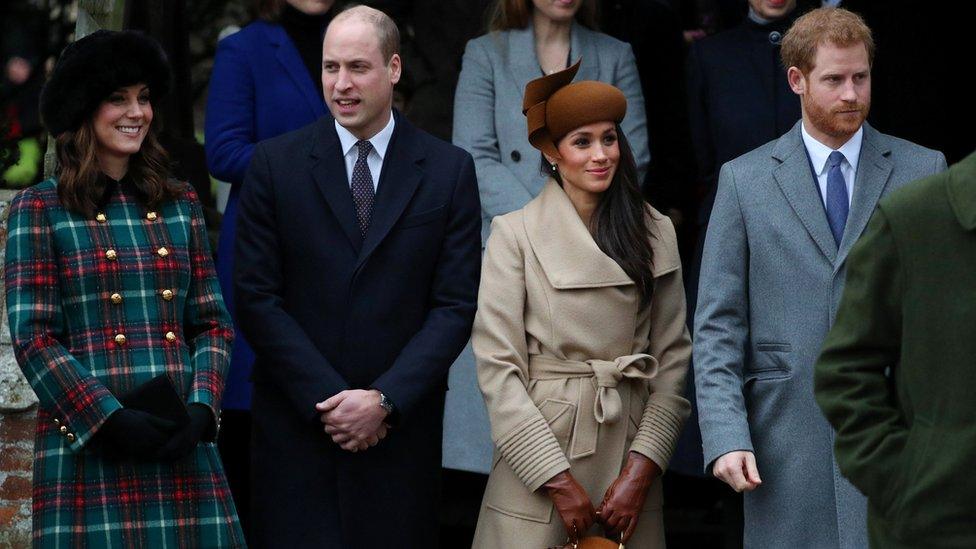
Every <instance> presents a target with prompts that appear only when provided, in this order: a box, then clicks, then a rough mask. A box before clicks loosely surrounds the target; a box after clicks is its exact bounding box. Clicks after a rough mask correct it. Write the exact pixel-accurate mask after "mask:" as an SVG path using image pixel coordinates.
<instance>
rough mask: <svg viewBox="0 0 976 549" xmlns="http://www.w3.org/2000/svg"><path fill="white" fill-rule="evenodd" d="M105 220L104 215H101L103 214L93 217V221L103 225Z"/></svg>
mask: <svg viewBox="0 0 976 549" xmlns="http://www.w3.org/2000/svg"><path fill="white" fill-rule="evenodd" d="M106 219H107V218H106V217H105V214H103V213H100V214H98V215H96V216H95V221H98V222H99V223H105V221H106Z"/></svg>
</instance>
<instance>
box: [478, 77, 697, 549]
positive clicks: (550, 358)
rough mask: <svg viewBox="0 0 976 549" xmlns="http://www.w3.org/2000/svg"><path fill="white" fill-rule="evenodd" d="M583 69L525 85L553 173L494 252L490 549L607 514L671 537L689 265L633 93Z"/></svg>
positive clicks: (558, 538) (482, 347) (571, 531)
mask: <svg viewBox="0 0 976 549" xmlns="http://www.w3.org/2000/svg"><path fill="white" fill-rule="evenodd" d="M576 67H578V64H577V65H576V66H574V67H571V68H570V69H567V70H565V71H562V72H560V73H556V74H554V75H550V76H547V77H544V78H541V79H538V80H536V81H533V82H532V83H530V84H529V86H527V87H526V97H525V102H524V107H525V109H526V110H525V112H526V115H527V117H528V119H529V139H530V141H531V142H532V143H533V145H534V146H536V147H537V148H539V149H540V150H542V151H543V153H544V156H545V158H546V160H547V162H551V166H549V167H548V168H549V169H551V170H552V174H551V175H552V177H551V178H550V180H549V181H548V182H547V183H546V185H545V187H544V188H543V190H542V192H541V194H540V195H539V196H538V197H537V198H535V199H534V200H532V201H531V202H529V203H528V204H527V205H526V206H525V207H524V208H522V209H520V210H517V211H515V212H512V213H509V214H506V215H503V216H499V217H496V218H495V220H494V222H493V223H492V232H491V236H490V238H489V240H488V244H487V249H486V252H485V257H484V266H483V271H482V278H481V290H480V294H479V299H478V314H477V318H476V320H475V327H474V333H473V338H472V341H473V345H474V350H475V355H476V357H477V360H478V378H479V382H480V385H481V389H482V392H483V393H484V396H485V401H486V404H487V407H488V413H489V417H490V419H491V427H492V438H493V440H494V443H495V456H494V459H493V465H492V470H491V474H490V477H489V480H488V486H487V489H486V491H485V495H484V500H483V502H482V508H481V515H480V518H479V521H478V527H477V531H476V533H475V541H474V546H475V547H478V548H496V547H497V548H502V547H527V548H543V547H549V546H552V545H557V544H561V543H564V542H565V541H566V539H567V537H570V538H572V537H574V536H580V537H581V536H583V535H586V534H591V533H598V532H599V531H600V529H599V528H598V527H596V526H595V525H596V524H597V523H599V524H600V525H602V526H603V530H604V531H605V532H607V535H609V536H612V537H614V538H617V537H618V536H620V535H622V536H623V538H624V539H625V541H628V543H630V544H631V546H634V547H641V548H645V547H664V532H663V525H662V516H661V507H662V496H661V483H660V478H659V477H660V474H661V472H662V471H663V470H664V469H665V467H666V466H667V463H668V460H669V459H670V457H671V453H672V451H673V448H674V445H675V443H676V441H677V439H678V434H679V433H680V431H681V428H682V424H683V422H684V420H685V419H686V418H687V416H688V413H689V404H688V402H687V401H686V400H685V399H684V398H683V397H682V396H681V395H682V394H683V380H684V378H685V372H686V369H687V363H688V358H689V355H690V352H691V343H690V340H689V338H688V334H687V331H686V329H685V304H684V292H683V288H682V283H681V266H680V261H679V258H678V251H677V245H676V241H675V235H674V229H673V227H672V225H671V222H670V221H669V220H668V218H666V217H664V216H662V215H661V214H659V213H658V212H657V211H656V210H654V209H653V208H651V207H650V206H648V205H646V204H644V203H643V202H642V200H641V199H640V194H639V191H638V190H637V186H636V183H635V181H636V177H635V174H636V169H635V168H634V164H633V157H632V156H631V154H630V151H629V147H628V146H627V145H626V140H625V138H624V137H623V135H622V133H621V132H620V128H619V122H620V120H622V118H623V113H624V112H625V111H626V100H625V99H624V96H623V94H622V93H620V92H619V90H616V88H613V87H612V86H609V85H607V84H601V83H597V82H589V81H588V82H579V83H576V84H569V82H570V81H571V80H572V78H573V76H574V75H575V69H576ZM615 186H616V187H615ZM587 200H590V201H589V202H587ZM608 202H610V203H609V204H608ZM622 204H626V206H621V205H622ZM609 212H615V215H609ZM628 237H630V238H629V239H628ZM634 242H642V244H637V245H636V246H635V245H634ZM628 243H629V244H628ZM628 246H629V248H628ZM604 250H609V252H607V251H604Z"/></svg>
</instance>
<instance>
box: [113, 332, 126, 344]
mask: <svg viewBox="0 0 976 549" xmlns="http://www.w3.org/2000/svg"><path fill="white" fill-rule="evenodd" d="M115 344H116V345H125V336H124V335H122V334H118V335H117V336H115Z"/></svg>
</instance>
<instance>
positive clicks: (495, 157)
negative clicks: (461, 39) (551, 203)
mask: <svg viewBox="0 0 976 549" xmlns="http://www.w3.org/2000/svg"><path fill="white" fill-rule="evenodd" d="M496 93H501V92H500V91H499V90H496V89H495V76H494V72H493V71H492V66H491V62H490V61H489V59H488V54H487V52H486V51H485V49H484V47H483V46H481V44H480V43H478V42H477V41H476V40H472V41H470V42H468V46H467V48H465V50H464V59H463V61H462V64H461V75H460V76H459V77H458V84H457V89H456V90H455V92H454V132H453V140H454V144H455V145H457V146H458V147H461V148H462V149H464V150H466V151H468V152H469V153H471V156H472V157H473V158H474V167H475V171H476V172H477V175H478V192H479V193H480V195H481V209H482V211H484V212H485V214H487V216H488V217H489V218H491V217H495V216H497V215H502V214H506V213H508V212H511V211H515V210H517V209H519V208H521V207H522V206H524V205H525V204H526V203H527V202H528V201H530V200H532V194H531V193H530V192H529V190H528V189H527V188H526V187H525V185H524V184H523V183H522V181H521V180H519V178H518V177H517V176H516V175H515V173H513V172H512V171H511V170H509V169H508V168H507V167H505V165H504V164H502V160H501V151H500V150H499V145H498V134H497V133H496V130H495V103H496V101H495V94H496ZM514 114H518V113H514ZM518 116H521V114H518ZM527 160H528V159H527Z"/></svg>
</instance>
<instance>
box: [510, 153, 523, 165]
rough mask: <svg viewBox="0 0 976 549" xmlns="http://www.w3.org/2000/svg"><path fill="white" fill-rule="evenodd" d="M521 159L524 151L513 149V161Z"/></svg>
mask: <svg viewBox="0 0 976 549" xmlns="http://www.w3.org/2000/svg"><path fill="white" fill-rule="evenodd" d="M519 160H522V153H520V152H518V151H512V161H513V162H518V161H519Z"/></svg>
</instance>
